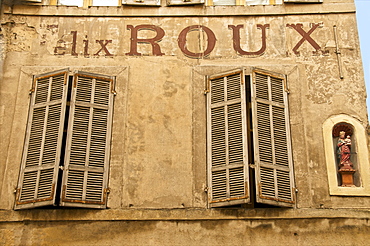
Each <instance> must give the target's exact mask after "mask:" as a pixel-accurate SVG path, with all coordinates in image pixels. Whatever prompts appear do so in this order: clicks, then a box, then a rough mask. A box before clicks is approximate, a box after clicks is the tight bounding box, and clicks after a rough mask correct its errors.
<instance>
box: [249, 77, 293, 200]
mask: <svg viewBox="0 0 370 246" xmlns="http://www.w3.org/2000/svg"><path fill="white" fill-rule="evenodd" d="M251 87H252V108H253V110H252V113H253V134H254V154H255V164H256V168H255V172H256V186H257V202H260V203H267V204H272V205H277V206H293V204H294V195H293V187H294V184H293V164H292V154H291V142H290V130H289V117H288V106H287V93H286V91H285V90H286V88H285V78H284V77H283V76H280V77H278V76H273V75H270V74H268V73H265V72H259V71H255V72H254V73H253V82H252V85H251Z"/></svg>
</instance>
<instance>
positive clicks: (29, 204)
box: [14, 69, 116, 210]
mask: <svg viewBox="0 0 370 246" xmlns="http://www.w3.org/2000/svg"><path fill="white" fill-rule="evenodd" d="M58 74H64V86H63V92H64V93H63V95H64V96H65V97H64V96H63V99H61V101H62V102H64V108H63V109H62V110H61V114H62V116H63V117H64V116H68V110H67V108H66V106H65V105H66V104H67V103H68V102H67V96H66V93H67V92H68V85H69V82H68V80H69V78H70V77H71V75H76V74H85V75H86V76H87V75H89V76H95V77H97V76H99V78H100V79H105V80H109V84H110V89H109V92H108V95H109V98H110V99H109V102H108V105H107V107H108V109H107V110H108V116H107V121H106V124H105V125H104V126H105V127H106V128H107V134H106V136H105V137H106V138H107V139H106V145H105V147H104V153H105V161H104V163H105V164H104V166H105V168H104V170H103V175H104V177H105V178H104V179H105V181H104V183H103V184H102V185H103V188H102V190H103V192H104V194H103V195H102V199H101V201H100V202H98V203H96V202H89V201H88V200H86V201H68V202H70V204H62V203H60V204H59V206H73V207H89V208H105V207H106V205H107V193H108V192H109V189H108V175H109V157H110V148H111V146H110V139H111V129H112V120H113V119H112V118H113V114H112V112H113V97H114V95H116V92H115V89H114V88H115V76H104V75H102V74H92V73H88V72H77V71H76V72H73V73H71V72H70V71H69V69H63V70H60V71H53V72H48V73H45V74H40V75H36V76H34V79H33V82H32V88H31V92H30V94H31V98H30V109H29V118H28V124H27V128H26V138H25V144H24V152H23V155H22V164H21V168H20V174H19V181H18V188H17V193H16V201H15V207H14V209H15V210H18V209H26V208H33V207H40V206H46V205H55V202H56V201H58V200H56V195H57V192H56V189H57V187H56V186H57V184H58V186H59V185H60V187H59V188H61V186H62V184H61V183H60V182H61V181H57V179H58V170H59V169H62V170H63V169H64V166H60V163H59V159H62V155H65V154H66V153H67V151H66V150H65V151H60V152H58V155H57V157H58V159H57V160H56V161H55V163H54V176H53V177H54V178H53V180H52V182H53V185H52V189H53V190H52V192H51V194H52V195H51V197H49V198H47V199H34V200H28V201H22V200H21V198H20V197H21V192H22V191H21V189H22V187H23V186H22V184H23V174H24V172H25V160H26V156H27V148H28V142H29V139H30V138H29V135H30V129H31V128H30V127H31V126H32V124H33V123H32V120H33V119H32V113H33V110H32V109H33V108H34V103H33V102H34V101H35V97H36V94H37V91H36V93H35V89H36V90H37V88H35V87H36V86H37V81H38V80H40V79H42V78H45V77H52V76H53V75H58ZM73 77H74V81H72V84H76V83H77V82H76V78H77V76H73ZM49 84H50V83H49ZM47 90H48V91H51V90H52V87H50V85H49V87H48V89H47ZM94 93H95V94H96V92H94ZM98 93H100V92H98ZM49 94H50V92H49ZM72 95H73V93H72ZM96 95H98V94H96ZM71 100H72V99H71ZM68 104H69V103H68ZM71 104H73V102H71ZM69 116H70V117H69V119H68V121H71V119H72V118H73V116H72V115H71V114H69ZM46 117H47V116H46ZM63 117H61V118H62V120H61V123H60V125H59V127H61V128H62V130H61V133H60V134H61V135H62V136H63V131H64V130H65V125H64V122H65V121H64V118H63ZM91 117H92V116H91ZM42 129H43V130H42V131H43V132H44V133H43V136H46V134H47V133H46V132H47V131H48V130H47V129H46V128H45V127H43V128H42ZM71 131H72V130H71V128H69V129H68V132H71ZM60 137H61V136H60V135H59V138H60ZM57 146H58V147H57V148H58V149H59V150H61V148H66V146H64V144H63V146H64V147H63V146H62V143H61V139H59V140H58V145H57ZM39 152H40V153H39V155H40V156H43V153H42V150H40V151H39ZM40 158H41V157H39V159H40ZM42 159H43V158H42ZM62 164H63V163H62ZM38 165H39V166H38V167H39V168H41V169H42V168H43V167H42V166H40V161H39V164H38ZM63 172H64V170H63ZM63 176H64V177H63V179H64V178H65V177H66V175H63ZM59 178H60V177H59ZM36 182H39V181H38V180H36ZM84 182H85V181H84ZM38 185H39V183H35V187H36V188H35V189H36V190H37V187H38ZM59 188H58V189H59ZM36 190H35V192H36ZM58 194H59V192H58ZM60 195H63V193H62V192H60ZM61 200H63V197H61Z"/></svg>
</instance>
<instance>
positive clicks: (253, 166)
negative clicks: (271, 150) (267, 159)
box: [248, 163, 256, 169]
mask: <svg viewBox="0 0 370 246" xmlns="http://www.w3.org/2000/svg"><path fill="white" fill-rule="evenodd" d="M248 165H249V167H250V168H253V169H255V168H256V164H254V163H249V164H248Z"/></svg>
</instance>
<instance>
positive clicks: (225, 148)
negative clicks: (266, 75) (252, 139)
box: [207, 71, 250, 207]
mask: <svg viewBox="0 0 370 246" xmlns="http://www.w3.org/2000/svg"><path fill="white" fill-rule="evenodd" d="M209 87H210V92H209V93H208V98H207V128H208V139H207V141H208V143H207V149H208V150H207V152H208V182H209V197H210V206H211V207H217V206H228V205H234V204H241V203H248V202H249V201H250V198H249V184H248V163H247V153H248V152H247V146H246V139H245V137H246V127H247V124H246V115H245V107H246V100H245V89H244V88H245V86H244V76H243V73H242V72H241V71H237V72H231V73H229V74H225V75H222V76H216V77H211V78H210V80H209Z"/></svg>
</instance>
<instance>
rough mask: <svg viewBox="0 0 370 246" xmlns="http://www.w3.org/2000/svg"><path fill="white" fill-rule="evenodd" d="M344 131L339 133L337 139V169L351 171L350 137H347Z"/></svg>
mask: <svg viewBox="0 0 370 246" xmlns="http://www.w3.org/2000/svg"><path fill="white" fill-rule="evenodd" d="M345 136H346V132H345V131H341V132H340V133H339V139H338V145H337V146H338V150H339V155H340V163H339V167H340V168H341V169H342V168H345V169H352V167H353V164H352V162H351V144H352V141H351V136H350V135H347V137H345Z"/></svg>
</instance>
